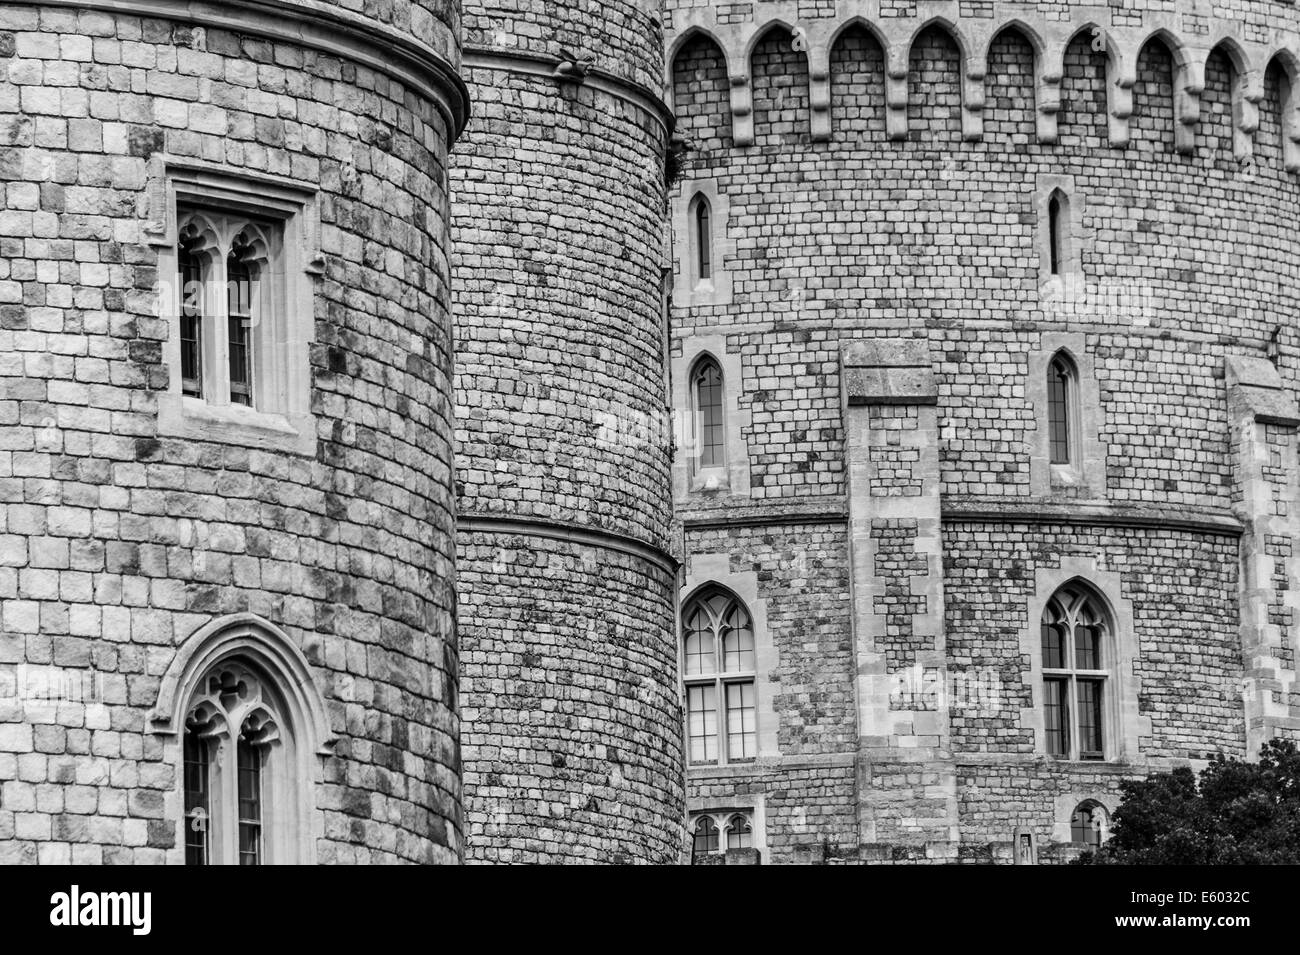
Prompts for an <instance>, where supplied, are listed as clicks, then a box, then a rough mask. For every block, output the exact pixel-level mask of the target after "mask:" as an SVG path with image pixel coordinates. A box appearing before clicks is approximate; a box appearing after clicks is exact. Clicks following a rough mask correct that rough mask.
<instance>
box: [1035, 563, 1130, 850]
mask: <svg viewBox="0 0 1300 955" xmlns="http://www.w3.org/2000/svg"><path fill="white" fill-rule="evenodd" d="M1075 581H1077V582H1079V583H1081V584H1083V585H1086V586H1087V587H1088V589H1090V590H1091V591H1093V592H1094V593H1095V594H1096V595H1097V596H1098V598H1099V599H1100V600H1101V601H1102V602H1103V604H1104V607H1105V609H1106V611H1107V612H1108V613H1109V616H1110V622H1111V625H1112V628H1113V631H1114V632H1113V633H1112V634H1111V638H1110V640H1111V647H1112V649H1113V656H1114V661H1113V663H1112V664H1111V666H1110V667H1108V668H1107V669H1109V671H1110V677H1109V679H1108V682H1109V683H1111V684H1112V686H1111V687H1110V692H1109V694H1108V695H1109V702H1108V703H1107V704H1106V724H1105V734H1106V735H1105V739H1104V744H1105V746H1106V752H1105V758H1104V759H1102V760H1073V759H1068V758H1063V757H1059V756H1050V755H1048V752H1047V738H1046V736H1047V734H1046V728H1045V725H1044V724H1045V720H1044V716H1043V703H1044V692H1043V645H1042V629H1041V621H1042V617H1043V610H1044V609H1045V608H1046V606H1047V602H1048V601H1049V600H1050V599H1051V598H1052V596H1053V595H1055V594H1056V592H1057V591H1058V590H1060V589H1061V588H1062V587H1064V586H1065V585H1066V584H1069V583H1071V582H1075ZM1026 610H1027V615H1026V619H1025V623H1024V624H1023V626H1022V628H1021V631H1020V652H1021V655H1022V658H1023V659H1026V660H1028V661H1029V670H1028V671H1027V672H1026V673H1025V676H1024V679H1025V680H1026V682H1027V684H1028V686H1029V689H1030V701H1031V703H1030V706H1029V707H1028V708H1026V709H1022V710H1021V714H1020V723H1021V726H1023V727H1025V728H1027V729H1029V730H1030V731H1031V732H1032V733H1033V736H1034V753H1035V754H1036V755H1037V756H1039V757H1041V758H1042V759H1046V760H1051V761H1052V762H1053V763H1054V764H1056V765H1060V766H1066V767H1076V768H1078V769H1079V770H1080V771H1095V770H1097V769H1100V768H1103V767H1106V766H1111V765H1127V764H1131V763H1133V762H1135V761H1136V760H1137V759H1138V757H1139V742H1140V740H1141V739H1142V738H1144V737H1145V738H1150V736H1151V718H1150V717H1149V716H1143V715H1142V714H1141V712H1140V710H1139V708H1138V697H1139V695H1140V692H1141V678H1140V677H1139V676H1138V674H1137V662H1138V640H1137V633H1136V631H1135V629H1134V624H1133V603H1132V601H1131V600H1129V599H1128V598H1127V597H1125V596H1124V590H1123V584H1122V581H1121V578H1120V575H1119V574H1118V573H1115V572H1113V571H1107V570H1100V569H1098V567H1097V560H1096V558H1095V557H1079V556H1066V557H1063V558H1062V560H1061V564H1060V566H1059V567H1054V568H1044V567H1040V568H1038V569H1037V571H1036V572H1035V574H1034V593H1033V595H1032V596H1031V598H1030V600H1029V603H1028V606H1027V608H1026ZM1076 802H1077V800H1076ZM1105 805H1106V806H1107V809H1108V811H1109V808H1110V806H1109V804H1105ZM1071 808H1073V807H1071ZM1066 822H1067V829H1068V822H1069V820H1068V819H1067V820H1066ZM1066 841H1068V838H1067V840H1066Z"/></svg>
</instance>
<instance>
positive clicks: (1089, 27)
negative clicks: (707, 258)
mask: <svg viewBox="0 0 1300 955" xmlns="http://www.w3.org/2000/svg"><path fill="white" fill-rule="evenodd" d="M1267 6H1269V7H1276V8H1277V16H1276V18H1275V22H1268V21H1270V19H1272V18H1271V17H1270V16H1267V15H1266V16H1264V17H1260V16H1258V15H1249V16H1248V15H1242V16H1241V17H1240V18H1234V19H1226V18H1225V19H1220V18H1219V17H1217V16H1209V15H1206V14H1205V13H1204V12H1201V11H1199V10H1195V9H1194V8H1193V5H1192V4H1191V3H1190V2H1184V0H1179V2H1178V3H1177V4H1176V5H1175V8H1174V9H1173V10H1172V11H1169V12H1156V11H1150V10H1146V11H1141V10H1131V11H1130V10H1118V9H1115V8H1108V7H1094V6H1078V7H1070V8H1061V7H1050V8H1047V7H1038V6H1031V5H1026V4H1001V3H997V4H995V3H980V4H968V3H964V2H963V3H958V2H955V0H936V2H927V0H921V2H918V3H915V4H910V5H908V7H907V11H908V12H910V14H911V15H899V13H900V11H899V9H898V8H897V6H896V5H892V4H891V3H890V0H838V2H836V3H834V4H833V5H832V4H830V3H826V4H817V5H809V4H808V3H806V2H800V0H781V2H776V3H767V2H763V3H758V4H748V5H747V4H735V3H728V4H714V5H709V6H690V7H678V8H677V9H675V10H672V11H671V12H670V13H669V15H668V20H669V33H668V58H667V70H668V77H669V81H670V82H669V85H670V86H671V77H672V73H673V68H674V64H675V62H676V60H677V56H678V54H679V53H680V52H681V51H682V50H683V49H684V48H685V47H686V46H687V45H688V44H690V43H691V41H692V40H693V39H696V38H698V37H701V36H704V37H707V38H708V39H709V40H711V41H712V42H713V43H715V44H716V45H717V47H718V49H719V50H720V51H721V54H722V57H723V60H724V63H725V68H726V72H727V77H728V81H729V84H730V113H731V122H732V139H733V143H734V145H735V146H738V147H745V146H751V145H753V144H754V106H753V99H752V79H753V73H754V69H753V55H754V52H755V49H756V48H757V47H758V46H759V44H760V42H761V41H762V40H763V39H764V38H766V37H767V36H768V35H769V34H770V33H771V32H772V31H774V30H776V31H784V32H788V33H789V34H790V35H791V42H792V44H793V47H794V49H795V50H796V51H797V52H799V53H802V54H803V55H804V56H806V58H807V67H808V109H809V126H810V131H811V138H812V140H813V141H825V140H828V139H830V138H831V110H832V107H833V104H832V97H831V72H832V69H831V63H832V54H833V51H834V50H835V48H836V45H837V43H839V42H840V40H841V38H843V37H844V36H845V35H846V34H847V33H848V32H849V31H850V29H851V28H854V27H860V28H862V29H865V30H866V31H868V32H869V33H870V34H871V36H872V37H873V38H874V39H875V41H876V42H877V43H878V44H879V45H880V47H881V50H882V51H883V54H884V72H885V107H886V132H887V135H888V137H889V138H890V139H895V140H901V139H905V138H907V136H908V125H909V124H908V105H909V79H908V74H909V61H910V58H911V56H912V53H913V49H914V47H915V45H916V41H917V40H918V38H919V37H920V36H921V35H922V34H923V33H925V32H926V31H927V30H929V29H931V28H936V27H937V28H939V29H941V30H942V31H944V32H945V33H946V34H947V35H948V36H949V37H950V38H951V39H952V41H953V42H954V43H955V44H956V46H957V49H958V51H959V53H960V69H961V77H960V87H961V132H962V137H963V138H964V139H965V140H967V141H978V140H980V139H982V138H983V135H984V122H983V112H984V105H985V78H986V75H987V74H988V65H989V51H990V48H991V46H992V44H993V42H994V40H995V39H997V38H998V37H999V36H1000V35H1001V34H1003V33H1004V32H1006V31H1015V32H1016V33H1018V34H1019V35H1020V36H1022V37H1023V38H1024V39H1025V40H1026V41H1027V42H1028V43H1029V44H1030V46H1031V47H1032V48H1033V52H1034V78H1035V82H1034V107H1033V108H1034V111H1035V118H1036V122H1035V126H1036V136H1037V140H1038V142H1040V143H1049V144H1050V143H1055V142H1056V141H1057V113H1058V112H1059V110H1060V108H1061V92H1060V87H1061V81H1062V77H1063V75H1064V65H1065V53H1066V49H1067V48H1068V47H1069V46H1070V45H1071V43H1072V42H1074V41H1076V40H1077V39H1078V38H1079V37H1080V35H1084V36H1086V37H1088V38H1089V42H1090V45H1091V47H1092V49H1093V50H1094V51H1095V52H1097V53H1104V55H1105V57H1106V78H1107V83H1106V96H1107V114H1108V124H1109V140H1110V144H1111V145H1112V146H1114V147H1116V148H1123V147H1125V146H1127V145H1128V143H1129V138H1130V134H1129V120H1130V117H1131V116H1132V115H1133V87H1134V85H1135V84H1136V83H1137V80H1138V58H1139V56H1140V54H1141V53H1142V51H1143V49H1144V48H1145V47H1146V46H1147V45H1148V44H1150V43H1152V42H1159V43H1162V44H1163V45H1164V46H1165V47H1166V48H1167V49H1168V51H1169V54H1170V56H1171V59H1172V61H1173V75H1172V90H1171V93H1172V97H1173V114H1174V118H1175V133H1174V139H1175V146H1176V148H1177V150H1178V151H1179V152H1181V153H1190V152H1192V151H1193V150H1194V148H1195V136H1196V127H1197V126H1198V124H1199V123H1200V121H1201V112H1202V111H1201V94H1202V93H1203V92H1204V90H1205V68H1206V63H1207V60H1208V59H1209V58H1210V56H1211V54H1213V53H1214V52H1216V51H1219V52H1222V53H1223V54H1225V55H1226V57H1227V59H1228V61H1229V62H1230V63H1231V66H1232V70H1233V80H1232V112H1233V122H1234V126H1235V136H1234V153H1235V154H1236V156H1237V158H1238V159H1239V160H1245V159H1247V158H1249V157H1250V156H1251V154H1252V152H1253V143H1254V134H1255V131H1256V130H1257V129H1258V127H1259V104H1260V102H1261V101H1262V100H1263V99H1264V82H1265V74H1266V72H1267V71H1268V69H1269V68H1270V67H1273V66H1276V67H1278V68H1280V69H1281V71H1282V75H1283V78H1284V82H1283V83H1282V87H1283V88H1282V90H1281V97H1280V98H1281V104H1282V129H1283V139H1284V150H1283V152H1284V157H1283V159H1284V163H1285V165H1286V169H1287V171H1288V172H1300V29H1298V28H1297V22H1296V21H1297V17H1296V14H1295V8H1294V7H1292V6H1291V5H1289V4H1283V3H1273V4H1268V5H1267ZM746 7H748V8H749V13H750V15H749V16H745V15H744V14H743V12H741V11H743V9H744V8H746Z"/></svg>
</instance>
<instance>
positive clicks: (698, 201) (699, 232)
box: [691, 193, 714, 286]
mask: <svg viewBox="0 0 1300 955" xmlns="http://www.w3.org/2000/svg"><path fill="white" fill-rule="evenodd" d="M691 210H692V211H691V232H692V234H691V246H692V251H693V252H694V254H693V256H692V257H691V267H692V271H693V272H694V273H695V274H694V275H692V276H691V279H692V281H691V285H692V286H699V285H700V284H702V283H711V282H712V281H713V258H714V256H713V207H712V205H710V203H709V200H708V197H707V196H705V195H704V194H703V193H699V194H697V195H696V196H695V198H694V199H692V200H691Z"/></svg>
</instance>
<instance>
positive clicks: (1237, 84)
mask: <svg viewBox="0 0 1300 955" xmlns="http://www.w3.org/2000/svg"><path fill="white" fill-rule="evenodd" d="M1216 52H1218V53H1222V54H1223V56H1224V58H1225V59H1227V61H1228V63H1229V65H1230V66H1231V68H1232V86H1231V89H1230V91H1229V93H1230V97H1231V102H1232V154H1233V156H1234V157H1235V158H1236V159H1237V160H1238V161H1239V162H1244V161H1246V160H1248V159H1249V158H1250V157H1251V156H1252V155H1253V153H1254V143H1255V133H1256V131H1257V130H1258V129H1259V103H1260V101H1261V100H1262V99H1263V98H1264V76H1263V73H1262V72H1260V71H1259V70H1257V69H1255V66H1254V63H1253V62H1252V60H1251V56H1250V53H1249V52H1248V51H1247V50H1246V48H1245V46H1243V45H1242V44H1241V42H1240V41H1238V40H1237V38H1236V37H1234V36H1226V35H1225V36H1220V37H1219V38H1218V39H1216V40H1215V41H1214V42H1213V43H1212V44H1209V45H1207V46H1205V47H1202V48H1200V49H1197V50H1194V51H1193V56H1194V57H1195V59H1196V63H1197V72H1198V73H1199V75H1200V77H1201V82H1202V84H1204V80H1205V69H1206V65H1207V64H1208V63H1209V60H1210V57H1211V56H1213V55H1214V54H1215V53H1216Z"/></svg>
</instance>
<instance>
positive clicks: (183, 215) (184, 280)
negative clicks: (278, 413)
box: [176, 207, 284, 407]
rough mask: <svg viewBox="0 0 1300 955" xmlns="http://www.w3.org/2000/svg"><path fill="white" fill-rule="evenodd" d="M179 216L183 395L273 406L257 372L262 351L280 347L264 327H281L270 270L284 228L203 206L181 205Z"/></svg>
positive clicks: (279, 296)
mask: <svg viewBox="0 0 1300 955" xmlns="http://www.w3.org/2000/svg"><path fill="white" fill-rule="evenodd" d="M177 218H178V227H177V243H176V264H177V273H178V274H177V281H178V284H179V290H180V296H179V298H180V308H179V314H180V322H179V329H178V330H177V337H178V340H179V345H180V377H181V394H182V395H184V396H186V397H189V398H201V399H202V400H203V401H205V402H207V403H209V404H217V405H228V404H237V405H244V406H248V407H257V406H259V405H261V404H265V403H270V404H272V405H273V404H275V400H274V399H275V396H274V395H273V394H271V393H270V391H269V390H268V389H266V388H261V389H259V385H258V382H256V381H255V379H254V371H255V369H256V368H258V367H260V366H261V365H262V364H263V363H264V360H263V359H260V358H259V355H258V353H259V352H265V351H267V350H270V349H272V348H273V347H274V344H275V343H274V340H273V339H274V336H273V335H268V334H265V333H263V334H259V329H271V328H273V327H276V326H277V325H278V324H282V322H280V321H279V319H280V316H279V314H278V313H279V312H280V311H281V310H282V309H283V308H284V294H283V289H280V288H279V287H278V286H277V282H276V280H275V276H276V275H277V274H278V271H277V270H276V269H275V268H274V267H273V264H274V262H275V261H276V260H277V258H278V256H279V249H280V248H281V247H282V234H281V233H282V225H281V224H280V223H277V222H272V221H269V220H266V221H263V220H259V219H254V218H251V217H249V216H244V215H238V214H236V215H231V214H227V213H223V212H218V211H216V210H211V209H205V208H188V207H180V208H179V209H178V210H177ZM259 391H260V394H259Z"/></svg>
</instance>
